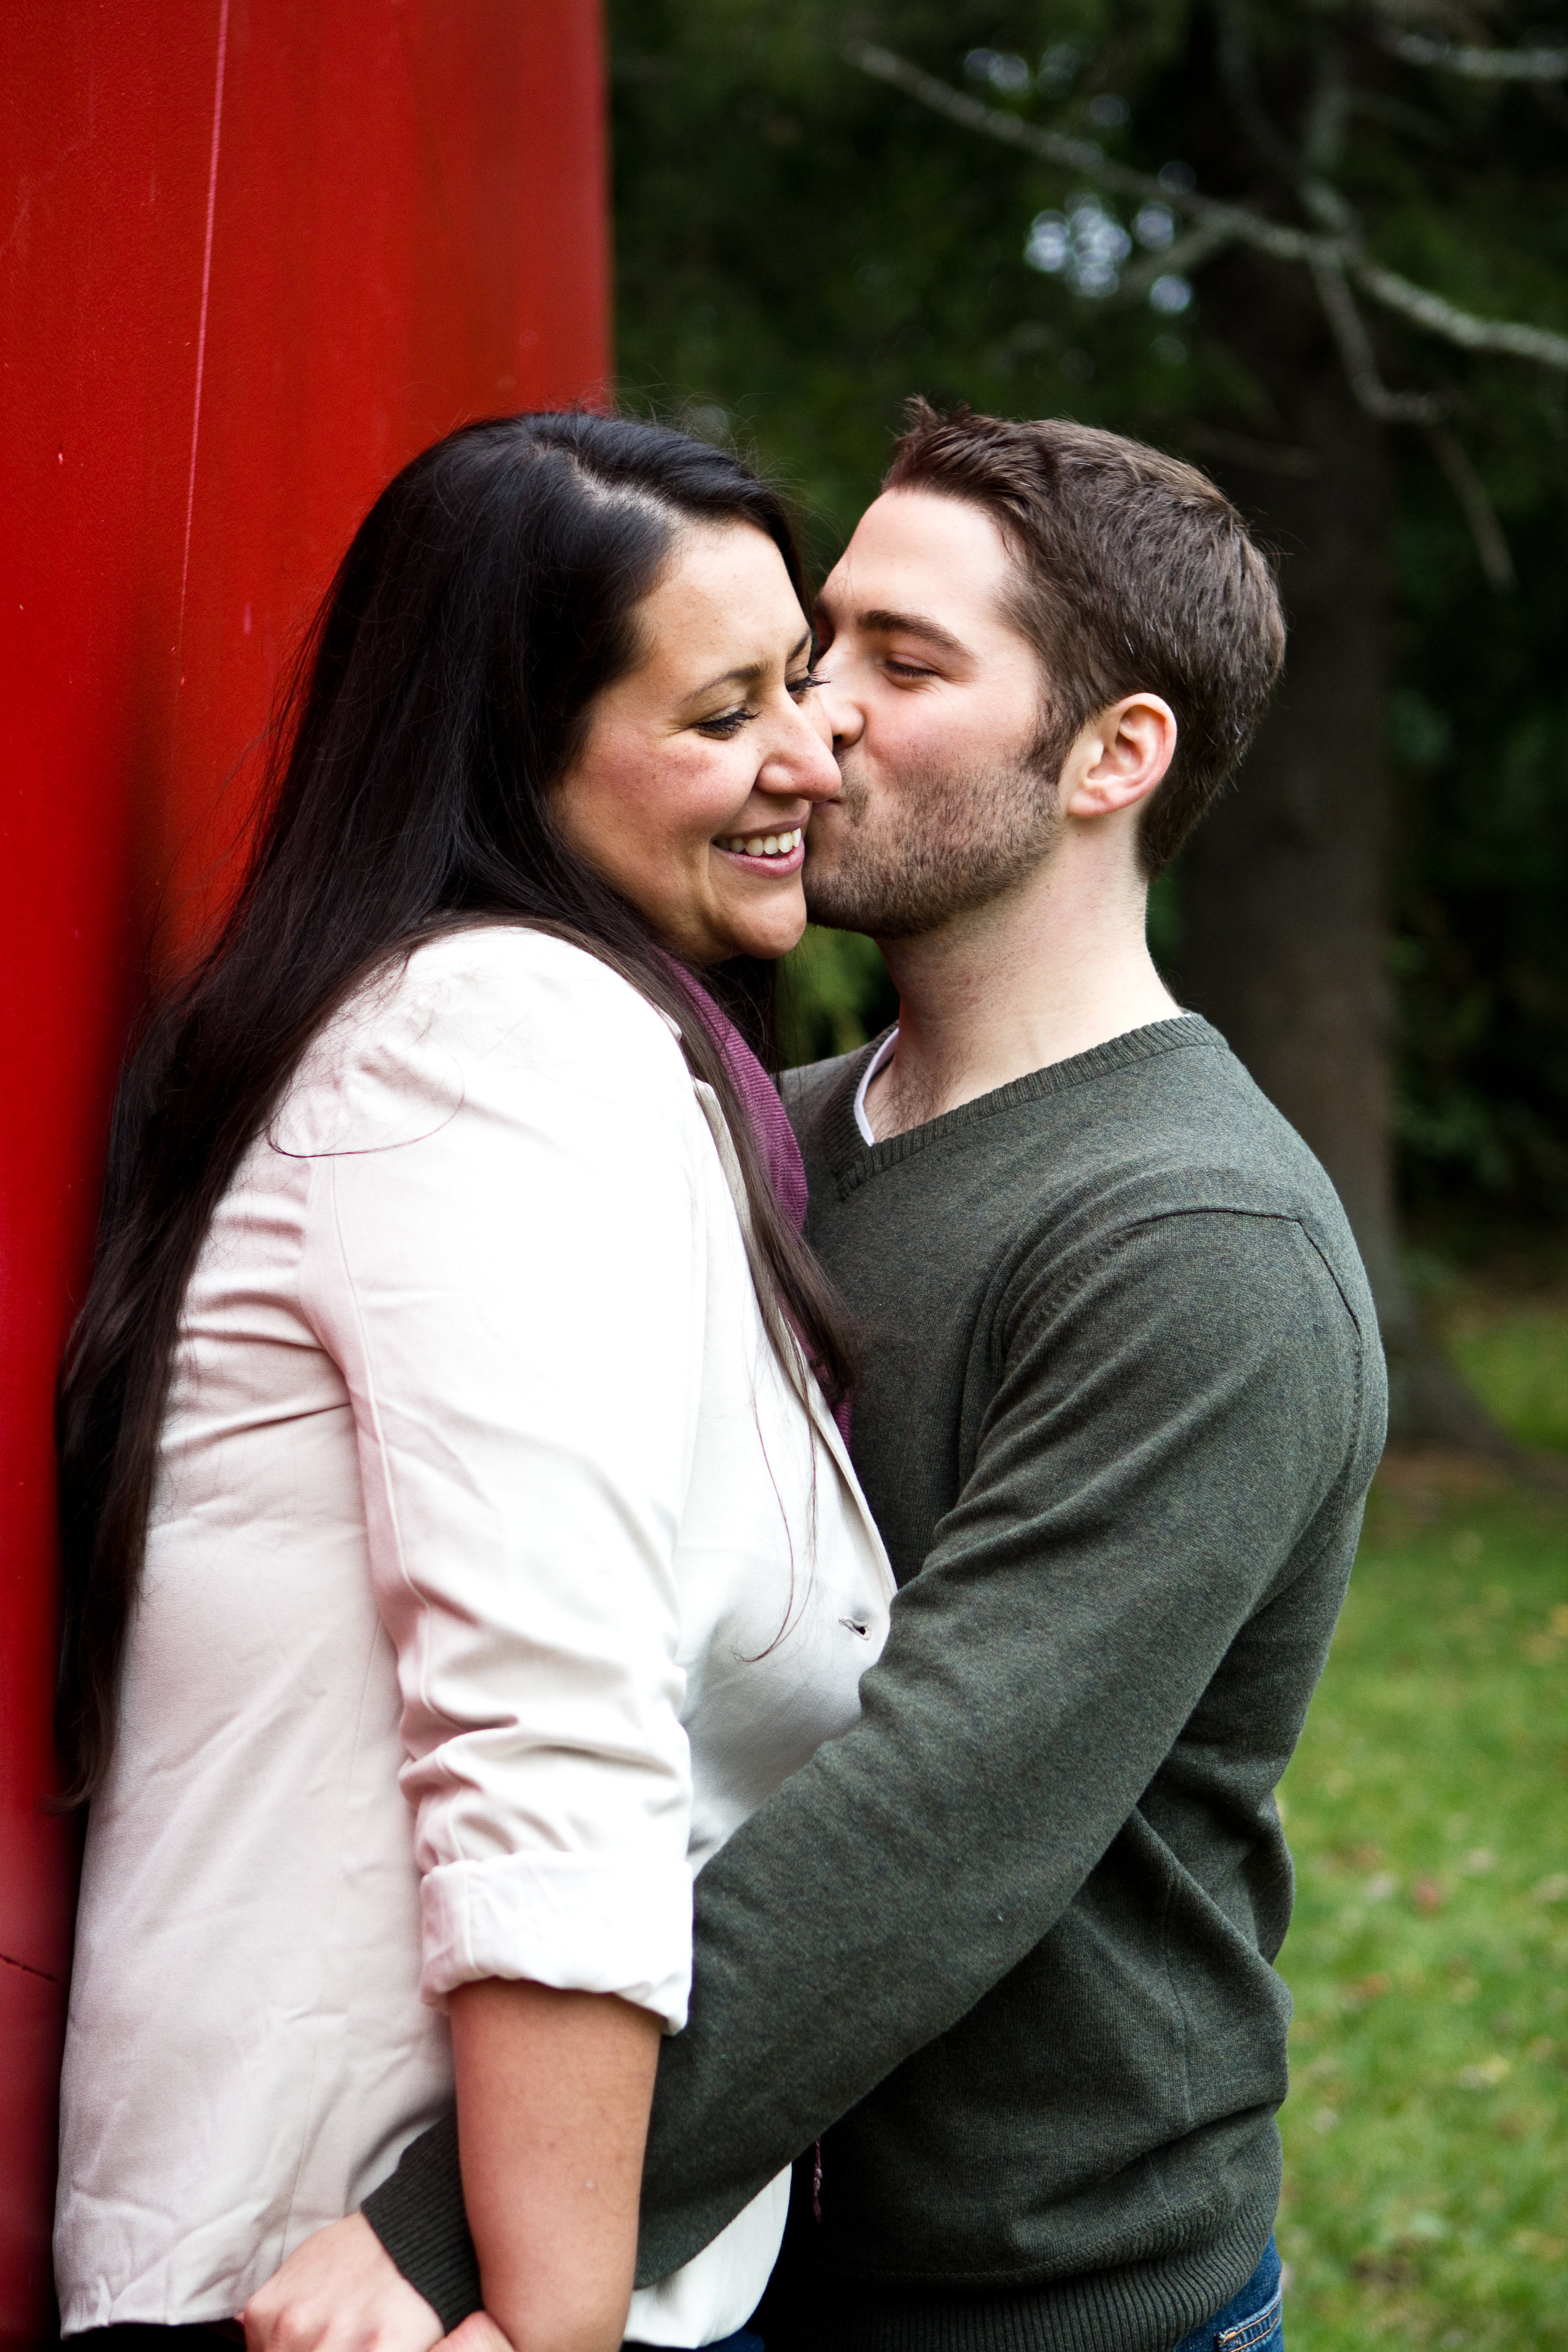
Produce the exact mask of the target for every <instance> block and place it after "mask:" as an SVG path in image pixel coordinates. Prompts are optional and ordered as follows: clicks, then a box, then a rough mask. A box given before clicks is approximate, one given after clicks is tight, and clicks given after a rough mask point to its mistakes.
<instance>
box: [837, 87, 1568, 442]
mask: <svg viewBox="0 0 1568 2352" xmlns="http://www.w3.org/2000/svg"><path fill="white" fill-rule="evenodd" d="M1486 54H1487V55H1488V56H1491V55H1494V54H1495V52H1493V51H1490V50H1489V51H1487V52H1486ZM844 56H845V58H846V59H847V62H848V63H849V64H850V65H852V66H855V67H858V69H859V71H860V72H862V73H865V74H869V75H870V76H871V77H872V78H873V79H875V80H877V81H884V82H889V83H890V84H891V86H892V87H893V89H901V90H902V91H903V92H904V93H905V95H906V96H907V97H909V98H913V99H916V100H919V102H920V104H921V105H922V106H926V107H929V108H930V109H931V111H932V112H933V113H935V114H943V115H945V116H946V117H947V119H948V120H949V121H951V122H957V123H961V124H962V125H963V128H964V130H966V131H979V132H980V133H981V135H982V136H983V137H984V138H987V139H995V140H999V141H1000V142H1002V144H1003V145H1004V146H1007V147H1015V148H1018V149H1021V150H1022V151H1023V152H1024V153H1025V154H1028V155H1037V156H1039V157H1040V158H1041V160H1042V161H1043V162H1045V163H1055V164H1056V165H1058V167H1059V168H1061V169H1064V170H1067V171H1069V172H1078V173H1082V175H1083V177H1084V178H1085V179H1086V180H1091V181H1093V182H1094V183H1095V184H1097V185H1098V186H1100V187H1102V188H1110V189H1113V190H1115V191H1116V192H1117V193H1118V194H1121V195H1128V196H1137V197H1139V198H1141V199H1142V200H1144V201H1150V200H1152V201H1153V202H1154V203H1156V204H1162V205H1170V206H1171V208H1172V210H1173V211H1177V212H1184V213H1186V214H1187V215H1189V216H1190V217H1191V218H1192V219H1193V220H1194V222H1206V223H1209V224H1211V225H1212V226H1214V227H1215V228H1216V229H1223V230H1224V232H1225V234H1226V236H1228V237H1230V238H1233V239H1234V240H1235V241H1236V243H1237V244H1238V245H1248V246H1251V247H1252V248H1253V249H1254V251H1255V252H1258V253H1266V254H1268V256H1269V257H1270V258H1271V259H1273V260H1275V261H1300V262H1305V263H1306V264H1308V266H1309V267H1315V266H1321V265H1327V266H1328V267H1329V268H1332V269H1337V270H1341V271H1343V272H1345V273H1347V274H1348V275H1349V276H1350V277H1351V278H1353V279H1354V280H1355V282H1356V284H1357V285H1358V286H1359V287H1360V288H1361V289H1362V291H1363V293H1364V294H1370V295H1371V297H1372V299H1373V301H1374V302H1381V303H1382V305H1383V306H1384V309H1385V310H1393V311H1395V312H1396V313H1397V314H1398V315H1399V316H1400V317H1402V318H1405V319H1409V320H1411V321H1412V322H1413V323H1414V324H1415V325H1416V326H1418V327H1425V328H1426V331H1427V333H1428V334H1433V335H1437V336H1440V337H1441V338H1442V340H1443V341H1445V342H1449V343H1457V344H1458V345H1459V346H1460V348H1461V349H1462V350H1465V351H1471V352H1505V353H1506V354H1507V355H1508V356H1509V357H1510V358H1511V359H1522V360H1534V361H1535V362H1538V364H1539V365H1541V366H1542V367H1551V368H1564V369H1568V335H1559V334H1554V333H1553V332H1552V331H1551V330H1550V329H1549V328H1546V327H1529V326H1522V325H1520V324H1518V323H1516V322H1515V321H1514V320H1508V319H1478V318H1477V317H1476V316H1475V314H1474V312H1473V311H1469V310H1460V309H1459V307H1458V304H1457V303H1454V302H1450V301H1448V300H1447V299H1445V297H1444V296H1442V295H1441V294H1434V293H1432V292H1431V291H1430V290H1429V289H1427V288H1426V287H1424V286H1416V285H1415V284H1413V283H1412V281H1411V280H1410V279H1409V278H1402V277H1401V276H1400V275H1399V273H1398V271H1397V270H1394V269H1385V268H1384V266H1383V265H1382V263H1381V262H1376V261H1373V260H1372V259H1371V258H1370V257H1368V256H1367V254H1366V253H1365V252H1364V250H1363V247H1362V244H1361V240H1360V236H1359V234H1357V233H1356V232H1355V231H1354V230H1353V228H1352V227H1351V226H1346V227H1344V228H1342V230H1341V233H1340V234H1339V235H1337V236H1320V235H1317V234H1314V233H1313V232H1312V231H1311V230H1310V229H1300V228H1292V227H1290V226H1289V225H1288V224H1287V223H1285V222H1284V221H1275V220H1269V219H1268V218H1267V216H1266V215H1264V214H1262V213H1259V212H1255V211H1253V209H1252V208H1251V206H1250V205H1229V204H1222V203H1220V202H1219V201H1218V200H1217V199H1216V198H1215V197H1213V196H1205V195H1201V194H1199V193H1198V191H1197V190H1196V189H1195V188H1186V189H1176V188H1167V187H1165V186H1163V184H1162V183H1161V182H1160V181H1159V180H1157V179H1155V178H1154V177H1153V176H1152V174H1151V173H1147V172H1134V171H1132V170H1131V169H1130V168H1129V166H1128V165H1126V164H1125V163H1113V162H1112V161H1111V160H1110V157H1109V156H1107V155H1106V154H1105V153H1104V152H1103V151H1102V150H1101V149H1100V146H1099V145H1098V143H1097V142H1095V141H1094V140H1092V139H1069V138H1068V137H1066V136H1065V135H1064V134H1063V133H1062V132H1061V131H1046V130H1043V129H1042V128H1041V127H1040V125H1039V124H1038V123H1035V122H1026V121H1024V120H1023V118H1022V117H1021V116H1019V115H1016V114H1004V113H1003V112H1002V110H1001V109H1000V108H999V107H994V106H986V105H984V104H983V103H982V101H981V100H979V99H976V98H970V97H969V96H968V95H967V94H966V93H965V92H964V91H963V90H958V89H952V87H951V86H950V85H949V84H948V83H947V82H944V81H939V80H938V79H937V78H936V76H935V75H934V74H928V73H923V72H922V71H921V68H919V67H918V66H911V65H910V64H908V63H906V61H905V60H904V59H903V58H900V57H895V56H894V55H893V53H892V51H891V50H890V49H882V48H878V47H876V46H875V45H874V44H873V43H871V42H869V41H853V42H851V43H850V44H849V45H848V46H847V47H846V49H845V51H844ZM1308 190H1310V194H1311V197H1312V200H1313V206H1314V210H1316V211H1317V212H1318V214H1319V216H1320V218H1321V217H1322V216H1323V215H1325V214H1331V215H1332V216H1333V217H1335V219H1336V220H1343V221H1346V222H1347V223H1348V222H1349V219H1350V215H1349V208H1348V206H1346V205H1345V204H1344V199H1343V198H1342V196H1341V195H1340V194H1339V193H1338V191H1337V190H1335V189H1332V188H1331V187H1329V185H1328V184H1327V183H1326V182H1324V181H1313V182H1310V183H1309V184H1308V189H1304V191H1303V194H1307V193H1308ZM1399 396H1400V395H1398V394H1390V395H1389V397H1391V398H1397V397H1399Z"/></svg>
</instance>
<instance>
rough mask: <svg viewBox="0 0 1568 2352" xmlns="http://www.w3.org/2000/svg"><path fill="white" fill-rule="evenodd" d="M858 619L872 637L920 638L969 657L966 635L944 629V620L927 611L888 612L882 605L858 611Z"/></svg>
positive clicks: (949, 651) (945, 649) (942, 649)
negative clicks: (938, 619) (935, 619)
mask: <svg viewBox="0 0 1568 2352" xmlns="http://www.w3.org/2000/svg"><path fill="white" fill-rule="evenodd" d="M856 621H857V625H858V626H859V627H860V628H861V629H863V630H864V631H865V632H866V634H867V635H868V636H876V637H920V638H922V639H923V640H924V642H925V643H926V644H927V645H928V646H938V647H939V648H940V649H941V651H942V652H943V653H948V654H959V655H962V656H964V657H965V658H967V657H968V654H969V647H968V646H966V645H965V644H964V643H963V639H962V637H955V636H954V635H953V634H952V630H951V629H944V628H943V627H942V623H941V622H940V621H933V620H932V619H931V616H930V614H926V613H886V612H883V611H882V610H881V609H880V608H879V607H878V608H874V609H873V610H872V611H871V612H869V613H858V614H856Z"/></svg>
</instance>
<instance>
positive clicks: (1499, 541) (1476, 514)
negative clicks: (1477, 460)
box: [1426, 425, 1519, 594]
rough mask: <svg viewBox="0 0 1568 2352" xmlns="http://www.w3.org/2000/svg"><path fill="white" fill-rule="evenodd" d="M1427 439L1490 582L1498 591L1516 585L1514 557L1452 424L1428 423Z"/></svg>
mask: <svg viewBox="0 0 1568 2352" xmlns="http://www.w3.org/2000/svg"><path fill="white" fill-rule="evenodd" d="M1426 438H1427V440H1428V441H1429V442H1430V444H1431V446H1432V455H1433V456H1434V457H1436V460H1437V463H1438V464H1439V466H1441V467H1442V468H1443V471H1444V473H1445V474H1446V475H1447V478H1448V488H1450V489H1451V490H1452V491H1453V493H1454V496H1455V497H1456V498H1457V499H1458V501H1459V504H1460V506H1461V508H1462V509H1464V516H1465V520H1466V521H1467V522H1468V524H1469V526H1470V536H1471V538H1472V539H1473V540H1474V541H1475V542H1476V553H1477V554H1478V555H1479V557H1480V559H1481V570H1482V571H1483V572H1485V573H1486V576H1487V580H1488V582H1489V584H1490V586H1492V587H1493V588H1495V589H1497V591H1498V592H1499V593H1500V594H1501V593H1505V592H1506V591H1507V590H1508V589H1510V588H1517V587H1518V585H1519V574H1518V573H1517V572H1515V570H1514V568H1513V557H1512V554H1511V553H1510V549H1509V543H1508V541H1507V540H1506V539H1505V538H1504V537H1503V530H1502V525H1501V523H1500V522H1499V520H1498V513H1497V509H1496V507H1494V506H1493V504H1492V502H1491V498H1490V495H1489V491H1488V489H1487V486H1486V484H1485V483H1484V482H1483V481H1482V479H1481V478H1480V476H1479V474H1478V473H1477V471H1476V469H1475V467H1473V466H1472V465H1471V463H1470V461H1469V458H1468V457H1467V456H1466V454H1465V450H1464V446H1463V445H1462V443H1461V442H1460V440H1459V437H1458V434H1457V433H1455V431H1454V430H1453V428H1452V426H1451V425H1428V426H1427V428H1426Z"/></svg>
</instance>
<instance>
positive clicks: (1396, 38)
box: [1378, 26, 1568, 81]
mask: <svg viewBox="0 0 1568 2352" xmlns="http://www.w3.org/2000/svg"><path fill="white" fill-rule="evenodd" d="M1378 38H1379V40H1380V42H1381V43H1382V46H1383V47H1384V48H1385V49H1386V50H1387V51H1388V53H1389V55H1390V57H1394V58H1399V59H1400V60H1401V61H1402V62H1403V63H1404V64H1405V65H1407V66H1436V67H1438V68H1440V69H1441V70H1442V71H1443V72H1444V73H1454V74H1464V75H1466V76H1467V77H1468V79H1469V80H1471V81H1562V80H1563V79H1565V78H1568V49H1476V48H1468V47H1465V46H1463V45H1462V44H1461V43H1458V42H1454V41H1445V40H1443V39H1441V38H1440V37H1437V36H1435V35H1433V34H1431V33H1399V32H1395V31H1394V28H1393V26H1389V27H1388V28H1387V29H1386V30H1385V31H1384V32H1382V33H1380V34H1379V36H1378Z"/></svg>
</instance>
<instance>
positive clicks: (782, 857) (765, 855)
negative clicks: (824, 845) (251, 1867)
mask: <svg viewBox="0 0 1568 2352" xmlns="http://www.w3.org/2000/svg"><path fill="white" fill-rule="evenodd" d="M713 846H714V848H715V849H721V850H722V851H723V853H724V855H725V856H726V857H733V858H735V859H736V860H737V861H738V862H739V863H740V864H741V865H742V866H750V867H751V868H752V871H753V872H754V873H763V874H795V873H797V872H798V871H799V869H800V867H801V866H803V865H804V864H805V826H804V825H798V824H795V825H788V826H786V827H785V828H784V830H783V831H782V832H779V831H774V832H773V833H724V834H720V835H718V836H717V838H716V839H715V841H714V844H713Z"/></svg>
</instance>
